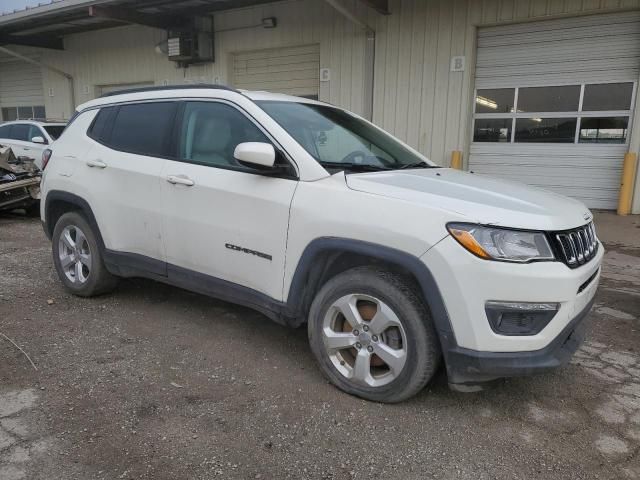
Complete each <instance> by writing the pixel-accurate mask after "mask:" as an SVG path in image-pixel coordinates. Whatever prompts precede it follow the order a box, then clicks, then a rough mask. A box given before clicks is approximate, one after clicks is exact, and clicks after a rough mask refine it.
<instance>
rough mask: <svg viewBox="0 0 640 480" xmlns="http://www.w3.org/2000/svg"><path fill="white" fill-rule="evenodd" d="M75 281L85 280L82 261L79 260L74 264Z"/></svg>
mask: <svg viewBox="0 0 640 480" xmlns="http://www.w3.org/2000/svg"><path fill="white" fill-rule="evenodd" d="M75 281H76V283H77V282H84V281H85V278H84V275H83V274H82V263H81V262H80V260H78V261H76V265H75Z"/></svg>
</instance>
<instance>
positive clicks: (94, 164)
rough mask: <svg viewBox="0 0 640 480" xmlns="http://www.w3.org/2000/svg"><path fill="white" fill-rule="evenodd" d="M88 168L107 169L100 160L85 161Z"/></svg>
mask: <svg viewBox="0 0 640 480" xmlns="http://www.w3.org/2000/svg"><path fill="white" fill-rule="evenodd" d="M87 166H88V167H95V168H107V164H106V163H104V162H103V161H102V160H87Z"/></svg>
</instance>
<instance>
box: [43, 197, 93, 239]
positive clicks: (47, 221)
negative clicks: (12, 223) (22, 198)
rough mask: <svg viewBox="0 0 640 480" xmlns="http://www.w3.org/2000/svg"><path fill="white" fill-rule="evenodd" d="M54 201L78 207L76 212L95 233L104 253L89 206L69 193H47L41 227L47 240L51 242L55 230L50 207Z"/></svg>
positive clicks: (80, 198) (83, 200) (82, 199)
mask: <svg viewBox="0 0 640 480" xmlns="http://www.w3.org/2000/svg"><path fill="white" fill-rule="evenodd" d="M56 201H62V202H65V203H69V204H71V205H74V206H76V207H78V210H80V211H81V212H82V214H83V215H84V217H85V218H86V219H87V222H89V225H90V226H91V228H92V229H93V231H94V232H95V233H96V235H97V239H98V246H99V247H100V249H101V250H102V251H104V250H105V246H104V240H103V239H102V233H101V232H100V227H98V222H97V221H96V217H95V215H94V214H93V210H92V209H91V206H90V205H89V203H88V202H87V201H86V200H85V199H84V198H82V197H79V196H78V195H74V194H73V193H69V192H63V191H60V190H51V191H50V192H49V193H47V197H46V199H45V203H44V220H43V225H42V226H43V228H44V232H45V234H46V235H47V238H48V239H49V240H51V236H52V235H53V229H54V228H55V225H53V224H52V222H51V205H52V204H53V203H54V202H56Z"/></svg>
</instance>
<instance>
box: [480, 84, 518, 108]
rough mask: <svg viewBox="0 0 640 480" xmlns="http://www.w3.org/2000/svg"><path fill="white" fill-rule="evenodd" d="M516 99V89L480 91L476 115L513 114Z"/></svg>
mask: <svg viewBox="0 0 640 480" xmlns="http://www.w3.org/2000/svg"><path fill="white" fill-rule="evenodd" d="M514 97H515V88H496V89H484V90H478V92H477V94H476V113H511V112H513V100H514Z"/></svg>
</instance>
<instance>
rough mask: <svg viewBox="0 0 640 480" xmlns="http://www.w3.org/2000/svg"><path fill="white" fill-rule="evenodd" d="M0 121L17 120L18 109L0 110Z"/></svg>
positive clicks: (6, 108)
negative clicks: (0, 116) (0, 118)
mask: <svg viewBox="0 0 640 480" xmlns="http://www.w3.org/2000/svg"><path fill="white" fill-rule="evenodd" d="M2 119H3V120H4V121H5V122H11V121H12V120H17V119H18V109H17V108H15V107H5V108H3V109H2Z"/></svg>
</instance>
